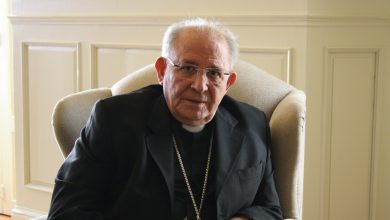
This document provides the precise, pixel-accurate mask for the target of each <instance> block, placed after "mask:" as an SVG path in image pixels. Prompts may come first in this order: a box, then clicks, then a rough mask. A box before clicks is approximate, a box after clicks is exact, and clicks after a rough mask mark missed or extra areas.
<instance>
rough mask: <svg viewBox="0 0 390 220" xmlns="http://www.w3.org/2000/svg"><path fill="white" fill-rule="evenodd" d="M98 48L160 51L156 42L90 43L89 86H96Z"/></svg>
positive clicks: (97, 83)
mask: <svg viewBox="0 0 390 220" xmlns="http://www.w3.org/2000/svg"><path fill="white" fill-rule="evenodd" d="M99 49H123V50H128V49H139V50H156V51H160V50H161V46H160V45H157V44H120V43H91V44H90V53H91V54H90V57H91V63H90V68H91V78H90V80H91V85H90V88H97V87H98V85H99V82H98V78H99V76H98V50H99Z"/></svg>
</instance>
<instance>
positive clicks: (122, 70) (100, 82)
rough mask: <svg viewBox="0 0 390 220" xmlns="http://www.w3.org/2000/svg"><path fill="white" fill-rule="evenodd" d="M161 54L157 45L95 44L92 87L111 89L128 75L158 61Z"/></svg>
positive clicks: (92, 48) (92, 47)
mask: <svg viewBox="0 0 390 220" xmlns="http://www.w3.org/2000/svg"><path fill="white" fill-rule="evenodd" d="M160 54H161V52H160V46H157V45H120V44H115V45H113V44H93V45H92V46H91V58H92V62H91V70H92V75H91V82H92V86H91V87H92V88H98V87H111V86H112V85H113V84H114V83H115V82H117V81H118V80H119V79H121V78H123V77H124V76H126V75H127V74H129V73H131V72H133V71H136V70H138V69H139V68H141V67H144V66H146V65H148V64H151V63H153V62H154V61H156V59H157V57H159V56H160ZM156 77H157V76H156Z"/></svg>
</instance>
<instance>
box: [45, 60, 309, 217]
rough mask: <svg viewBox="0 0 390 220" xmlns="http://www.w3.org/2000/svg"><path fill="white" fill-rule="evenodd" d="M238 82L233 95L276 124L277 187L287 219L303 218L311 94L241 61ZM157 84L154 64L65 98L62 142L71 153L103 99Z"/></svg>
mask: <svg viewBox="0 0 390 220" xmlns="http://www.w3.org/2000/svg"><path fill="white" fill-rule="evenodd" d="M235 71H236V72H237V74H238V80H237V82H236V84H235V85H234V86H233V87H232V88H231V89H230V90H229V92H228V95H230V96H232V97H234V98H235V99H237V100H240V101H243V102H246V103H249V104H251V105H253V106H255V107H257V108H259V109H261V110H263V111H264V112H265V113H266V115H267V118H268V120H269V122H270V128H271V138H272V159H273V163H274V169H275V174H274V175H275V181H276V187H277V191H278V194H279V197H280V202H281V206H282V210H283V215H284V218H285V219H301V218H302V202H303V201H302V199H303V161H304V134H305V126H304V124H305V111H306V109H305V106H306V97H305V94H304V93H303V92H302V91H300V90H297V89H296V88H294V87H293V86H291V85H289V84H287V83H285V82H283V81H281V80H279V79H277V78H276V77H274V76H272V75H270V74H268V73H266V72H264V71H262V70H260V69H258V68H257V67H255V66H253V65H252V64H249V63H246V62H244V61H239V62H238V63H237V64H236V66H235ZM155 83H157V75H156V71H155V69H154V66H153V65H152V64H151V65H148V66H146V67H144V68H142V69H140V70H138V71H136V72H134V73H131V74H129V75H128V76H126V77H124V78H123V79H121V80H120V81H118V82H117V83H115V84H114V85H113V86H112V88H111V89H108V88H105V89H91V90H88V91H85V92H80V93H76V94H73V95H70V96H67V97H65V98H63V99H61V100H60V101H59V102H58V103H57V105H56V107H55V108H54V112H53V127H54V133H55V136H56V138H57V142H58V144H59V146H60V148H61V150H62V152H63V154H64V156H67V155H68V153H69V152H70V150H71V149H72V147H73V144H74V142H75V140H76V139H77V138H78V136H79V133H80V131H81V129H82V127H83V126H84V124H85V122H86V120H87V118H88V116H89V114H90V111H91V108H92V106H93V104H94V103H95V102H96V101H97V100H98V99H101V98H105V97H109V96H112V95H118V94H123V93H127V92H130V91H133V90H135V89H138V88H141V87H144V86H145V85H149V84H155Z"/></svg>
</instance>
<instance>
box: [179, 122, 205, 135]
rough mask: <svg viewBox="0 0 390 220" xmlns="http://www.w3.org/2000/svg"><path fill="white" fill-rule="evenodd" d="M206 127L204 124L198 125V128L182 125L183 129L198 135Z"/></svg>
mask: <svg viewBox="0 0 390 220" xmlns="http://www.w3.org/2000/svg"><path fill="white" fill-rule="evenodd" d="M204 126H205V125H204V124H203V125H196V126H191V125H186V124H182V127H183V128H184V129H185V130H187V131H189V132H191V133H198V132H200V131H202V130H203V128H204Z"/></svg>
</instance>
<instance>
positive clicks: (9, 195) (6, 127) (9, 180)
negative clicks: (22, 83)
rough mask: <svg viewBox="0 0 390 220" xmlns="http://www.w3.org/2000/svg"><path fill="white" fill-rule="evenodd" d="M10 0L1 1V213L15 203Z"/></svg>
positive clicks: (5, 211) (7, 211)
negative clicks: (9, 21)
mask: <svg viewBox="0 0 390 220" xmlns="http://www.w3.org/2000/svg"><path fill="white" fill-rule="evenodd" d="M8 6H9V5H8V1H1V2H0V15H1V16H0V213H10V211H11V209H12V208H13V206H14V203H13V199H14V197H13V185H14V181H13V179H14V178H13V177H14V176H13V171H14V167H13V166H12V164H13V163H12V158H13V157H14V156H13V151H12V149H13V148H12V146H13V145H12V144H13V142H12V141H13V139H12V137H13V120H12V107H11V106H12V105H11V88H12V86H11V85H12V84H11V73H10V64H11V60H10V57H11V56H10V49H11V48H10V47H11V45H10V44H9V40H10V36H9V23H8V21H7V18H6V15H7V14H8V11H9V10H8V9H9V7H8Z"/></svg>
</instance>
